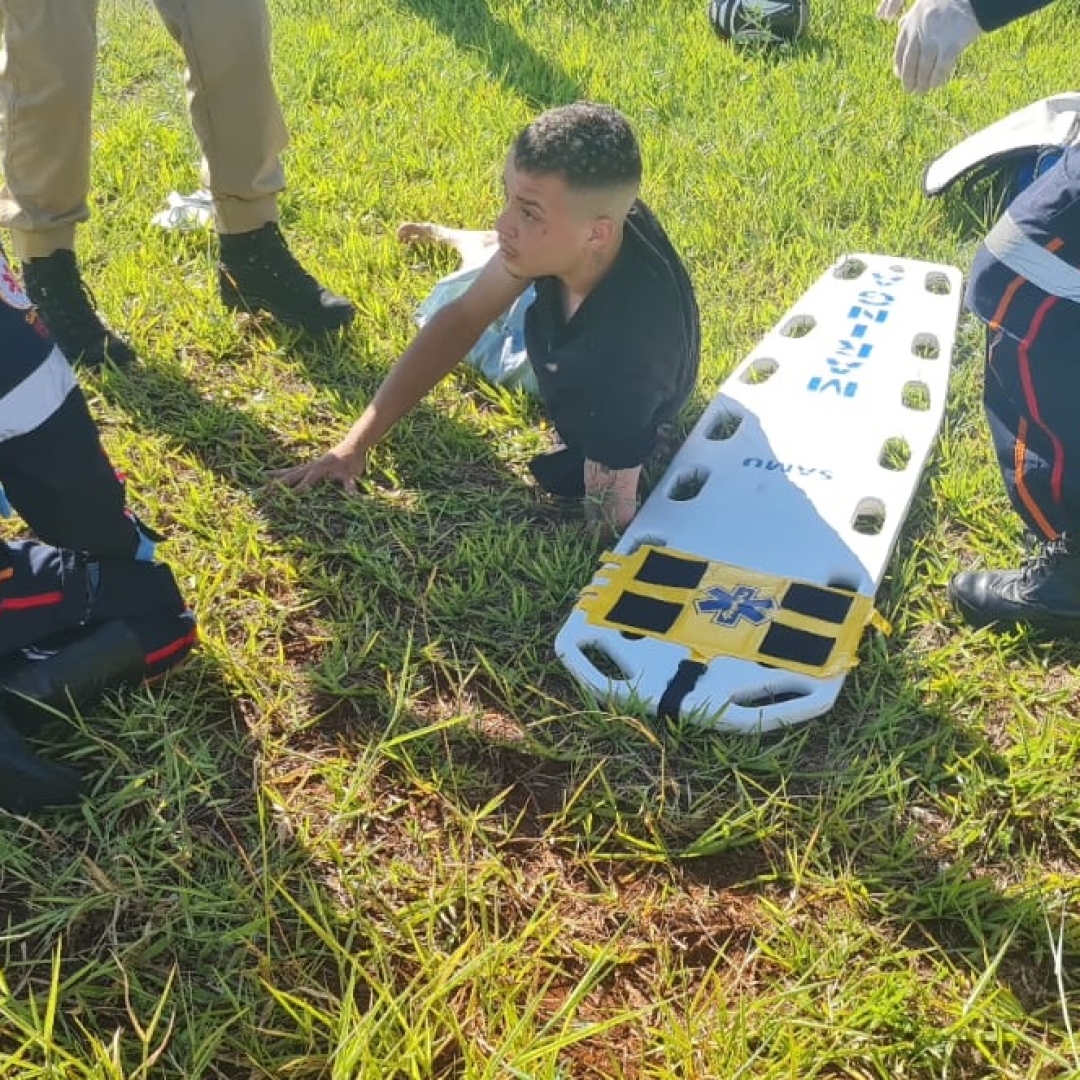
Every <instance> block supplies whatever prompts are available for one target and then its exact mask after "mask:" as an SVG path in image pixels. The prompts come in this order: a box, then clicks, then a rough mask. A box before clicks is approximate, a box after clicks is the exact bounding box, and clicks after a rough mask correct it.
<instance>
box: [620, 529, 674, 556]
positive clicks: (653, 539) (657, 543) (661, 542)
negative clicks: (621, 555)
mask: <svg viewBox="0 0 1080 1080" xmlns="http://www.w3.org/2000/svg"><path fill="white" fill-rule="evenodd" d="M643 547H655V548H662V547H667V541H666V540H665V539H664V538H663V537H662V536H649V535H648V534H647V533H645V534H643V535H641V536H636V537H635V538H634V542H633V544H631V546H630V550H629V551H628V552H627V553H626V554H627V555H633V554H634V552H635V551H640V550H641V549H642V548H643Z"/></svg>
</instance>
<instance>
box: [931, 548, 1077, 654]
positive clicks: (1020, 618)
mask: <svg viewBox="0 0 1080 1080" xmlns="http://www.w3.org/2000/svg"><path fill="white" fill-rule="evenodd" d="M949 599H950V600H951V601H952V603H953V606H954V607H955V608H956V609H957V610H958V611H959V612H960V614H961V615H962V616H963V618H964V621H965V622H967V623H968V624H969V625H971V626H976V627H980V626H989V625H990V624H991V623H999V624H1002V625H1011V626H1016V625H1021V624H1023V625H1027V626H1032V627H1035V628H1036V629H1039V630H1045V631H1047V632H1049V633H1051V634H1058V635H1065V636H1071V637H1077V636H1080V552H1076V553H1074V552H1072V551H1070V550H1069V539H1068V538H1067V537H1066V536H1059V537H1058V538H1057V539H1056V540H1044V541H1043V542H1042V543H1041V544H1040V545H1039V546H1038V547H1036V548H1035V549H1034V550H1033V551H1032V553H1031V555H1030V556H1029V557H1028V559H1026V560H1025V562H1024V565H1023V566H1022V567H1021V568H1020V569H1019V570H982V571H978V572H975V573H962V574H956V575H955V576H954V577H953V579H952V580H951V581H950V582H949Z"/></svg>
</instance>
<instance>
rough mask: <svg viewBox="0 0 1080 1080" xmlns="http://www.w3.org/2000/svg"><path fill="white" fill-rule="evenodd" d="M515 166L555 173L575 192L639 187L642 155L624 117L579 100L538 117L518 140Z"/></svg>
mask: <svg viewBox="0 0 1080 1080" xmlns="http://www.w3.org/2000/svg"><path fill="white" fill-rule="evenodd" d="M511 152H512V155H513V161H514V167H515V168H516V169H520V170H521V171H522V172H526V173H532V174H534V175H539V176H544V175H551V174H557V175H559V176H561V177H562V178H563V180H564V181H565V182H566V184H567V186H568V187H570V188H573V189H576V190H578V191H600V190H605V189H611V188H621V189H627V190H633V191H635V192H636V191H637V189H638V187H639V186H640V184H641V151H640V150H639V149H638V144H637V139H636V138H635V137H634V133H633V131H631V130H630V124H629V122H628V121H627V119H626V117H625V116H623V114H622V113H621V112H619V111H618V109H613V108H612V107H611V106H610V105H596V104H594V103H592V102H589V101H578V102H575V103H574V104H573V105H560V106H559V107H558V108H555V109H548V110H547V111H546V112H543V113H541V114H540V115H539V116H538V117H537V118H536V119H535V120H534V121H533V122H532V123H531V124H529V126H528V127H527V128H525V130H524V131H522V133H521V134H520V135H519V136H518V137H517V139H516V140H515V142H514V146H513V149H512V151H511Z"/></svg>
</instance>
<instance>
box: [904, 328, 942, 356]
mask: <svg viewBox="0 0 1080 1080" xmlns="http://www.w3.org/2000/svg"><path fill="white" fill-rule="evenodd" d="M911 355H912V356H917V357H919V359H921V360H936V359H937V358H938V357H939V356H940V355H941V343H940V342H939V341H938V339H937V334H916V335H915V337H914V338H912V340H911Z"/></svg>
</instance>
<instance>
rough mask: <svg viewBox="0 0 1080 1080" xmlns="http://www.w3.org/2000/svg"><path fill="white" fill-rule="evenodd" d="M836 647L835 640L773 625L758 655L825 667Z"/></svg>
mask: <svg viewBox="0 0 1080 1080" xmlns="http://www.w3.org/2000/svg"><path fill="white" fill-rule="evenodd" d="M835 645H836V639H835V638H831V637H825V636H824V635H823V634H812V633H810V631H809V630H796V629H795V628H794V627H791V626H784V625H782V624H781V623H773V624H772V625H771V626H770V627H769V629H768V630H767V631H766V632H765V639H764V640H763V641H762V643H761V644H760V645H759V646H758V653H759V654H760V655H761V656H772V657H775V658H776V659H777V660H787V661H794V662H795V663H797V664H805V665H807V666H808V667H823V666H824V665H825V662H826V661H827V660H828V659H829V654H830V653H831V652H832V651H833V648H834V647H835Z"/></svg>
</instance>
